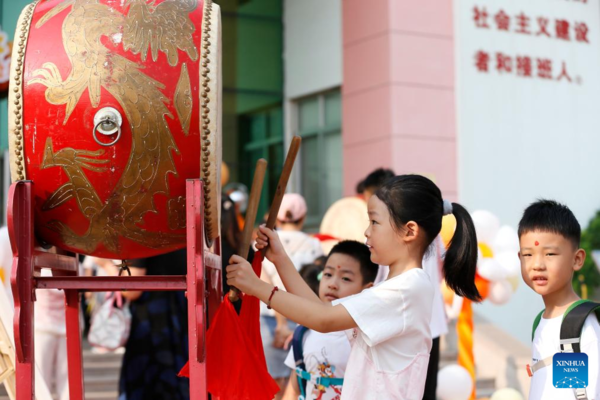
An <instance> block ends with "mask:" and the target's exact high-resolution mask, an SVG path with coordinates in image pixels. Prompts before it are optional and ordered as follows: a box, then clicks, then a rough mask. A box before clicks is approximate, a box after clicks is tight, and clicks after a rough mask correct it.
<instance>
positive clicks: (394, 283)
mask: <svg viewBox="0 0 600 400" xmlns="http://www.w3.org/2000/svg"><path fill="white" fill-rule="evenodd" d="M433 296H434V288H433V284H432V282H431V279H430V277H429V276H428V275H427V273H426V272H425V271H423V270H422V269H421V268H414V269H411V270H408V271H406V272H404V273H402V274H400V275H398V276H395V277H393V278H390V279H388V280H386V281H384V282H382V283H380V284H379V285H377V286H375V287H372V288H370V289H366V290H363V291H362V292H361V293H359V294H356V295H353V296H349V297H346V298H343V299H339V300H336V301H334V302H333V305H334V306H335V305H337V304H341V305H342V306H343V307H345V308H346V310H348V312H349V313H350V315H351V316H352V318H353V319H354V321H355V322H356V324H357V326H358V328H355V329H351V330H349V331H347V334H348V335H349V337H350V338H351V342H352V352H351V355H350V360H349V361H348V366H347V369H346V377H345V380H344V390H343V392H342V399H361V400H368V399H383V398H386V399H412V398H421V397H422V396H423V390H424V387H425V378H426V375H427V365H428V363H429V352H430V351H431V342H432V339H431V331H430V326H429V322H430V320H431V312H432V304H433ZM361 376H362V377H363V378H362V379H360V377H361ZM365 378H366V379H365ZM370 379H371V380H370ZM355 380H357V381H358V382H361V383H358V382H357V385H356V386H355V385H354V384H353V383H352V382H354V381H355ZM349 384H350V385H349ZM359 385H360V386H359Z"/></svg>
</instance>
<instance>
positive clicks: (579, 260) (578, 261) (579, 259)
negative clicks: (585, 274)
mask: <svg viewBox="0 0 600 400" xmlns="http://www.w3.org/2000/svg"><path fill="white" fill-rule="evenodd" d="M574 261H575V265H574V266H573V270H574V271H579V270H580V269H581V268H583V263H584V262H585V250H584V249H578V250H577V251H576V252H575V260H574Z"/></svg>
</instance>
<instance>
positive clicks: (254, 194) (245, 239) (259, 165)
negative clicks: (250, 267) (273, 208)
mask: <svg viewBox="0 0 600 400" xmlns="http://www.w3.org/2000/svg"><path fill="white" fill-rule="evenodd" d="M266 172H267V160H265V159H264V158H261V159H259V160H258V161H257V162H256V169H255V170H254V179H253V180H252V188H251V189H250V197H249V199H248V207H247V208H246V219H245V221H244V232H243V233H242V244H241V245H240V248H239V249H238V256H240V257H242V258H245V259H248V252H249V251H250V242H251V241H252V230H253V229H254V222H256V213H257V212H258V204H259V203H260V193H261V192H262V187H263V182H264V181H265V173H266ZM239 298H240V290H239V289H238V288H236V287H233V286H232V287H231V290H230V291H229V300H231V302H234V301H237V300H238V299H239Z"/></svg>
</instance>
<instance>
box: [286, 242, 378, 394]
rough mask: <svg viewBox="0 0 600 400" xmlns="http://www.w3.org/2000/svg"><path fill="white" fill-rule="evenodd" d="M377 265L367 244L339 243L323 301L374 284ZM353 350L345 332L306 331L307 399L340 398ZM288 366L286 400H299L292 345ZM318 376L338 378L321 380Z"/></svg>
mask: <svg viewBox="0 0 600 400" xmlns="http://www.w3.org/2000/svg"><path fill="white" fill-rule="evenodd" d="M378 268H379V267H378V265H377V264H375V263H373V262H372V261H371V253H370V251H369V248H368V247H367V246H366V245H365V244H362V243H359V242H356V241H353V240H346V241H342V242H340V243H338V244H336V245H335V246H334V247H333V248H332V249H331V252H330V253H329V256H328V257H327V260H326V262H325V268H324V269H323V272H322V277H321V281H320V284H319V293H318V294H319V298H320V299H321V300H322V301H324V302H331V301H334V300H337V299H340V298H343V297H346V296H350V295H353V294H357V293H360V292H361V291H362V290H363V289H366V288H368V287H371V286H373V282H374V281H375V277H376V276H377V271H378ZM297 329H303V327H298V328H297ZM304 329H306V328H304ZM350 350H351V346H350V342H349V341H348V338H347V336H346V333H345V332H343V331H341V332H330V333H319V332H316V331H313V330H308V331H306V333H305V334H304V336H303V338H302V355H303V361H304V366H305V370H304V371H305V372H307V373H308V374H310V380H303V381H302V382H303V383H304V384H305V388H304V394H305V397H304V398H305V399H306V400H312V399H315V400H339V398H340V394H341V392H342V390H341V389H342V387H341V385H340V384H339V383H340V379H339V378H343V377H344V371H345V369H346V364H347V362H348V357H349V356H350ZM285 365H287V366H288V367H290V368H291V369H292V373H291V374H290V379H289V381H288V386H287V388H286V391H285V394H284V397H283V400H297V399H298V396H299V395H300V394H301V389H300V386H299V382H298V376H297V374H296V367H297V365H296V362H295V359H294V349H293V348H292V349H290V352H289V354H288V356H287V358H286V360H285ZM304 375H305V377H307V376H308V375H307V374H304ZM318 378H334V379H335V378H337V379H335V380H331V381H329V382H327V381H324V382H320V381H318ZM325 382H327V383H325Z"/></svg>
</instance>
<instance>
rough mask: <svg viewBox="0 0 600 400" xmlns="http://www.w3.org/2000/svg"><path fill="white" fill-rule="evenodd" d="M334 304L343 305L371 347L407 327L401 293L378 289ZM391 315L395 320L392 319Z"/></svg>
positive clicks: (368, 290)
mask: <svg viewBox="0 0 600 400" xmlns="http://www.w3.org/2000/svg"><path fill="white" fill-rule="evenodd" d="M333 304H334V305H336V304H341V305H342V306H343V307H344V308H346V310H348V312H349V313H350V316H351V317H352V319H354V322H356V325H357V326H358V328H359V329H360V331H361V333H362V334H363V338H364V339H365V342H366V343H367V345H369V346H375V345H377V344H379V343H382V342H384V341H386V340H388V339H390V338H392V337H394V336H398V335H400V334H401V333H402V332H403V331H404V327H405V326H406V315H405V303H404V298H403V295H402V291H401V290H396V289H391V288H387V287H385V288H384V287H382V286H376V287H373V288H370V289H366V290H363V291H362V292H361V293H359V294H355V295H353V296H349V297H345V298H343V299H339V300H336V301H335V302H334V303H333ZM391 315H393V316H394V318H393V319H390V316H391Z"/></svg>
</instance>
